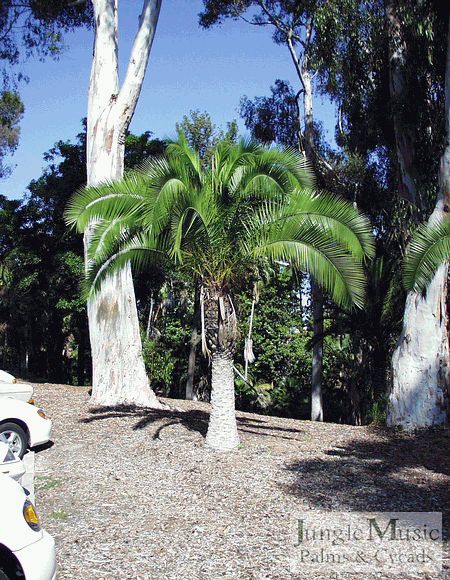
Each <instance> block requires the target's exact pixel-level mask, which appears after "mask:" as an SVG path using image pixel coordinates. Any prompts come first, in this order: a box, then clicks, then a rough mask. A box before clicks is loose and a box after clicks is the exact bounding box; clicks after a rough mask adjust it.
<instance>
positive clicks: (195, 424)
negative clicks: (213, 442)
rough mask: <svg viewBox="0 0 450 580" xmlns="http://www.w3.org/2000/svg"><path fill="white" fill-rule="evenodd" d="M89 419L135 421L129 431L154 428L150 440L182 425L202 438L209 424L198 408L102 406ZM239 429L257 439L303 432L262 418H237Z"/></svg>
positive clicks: (94, 410)
mask: <svg viewBox="0 0 450 580" xmlns="http://www.w3.org/2000/svg"><path fill="white" fill-rule="evenodd" d="M89 413H90V415H91V416H90V417H86V418H84V419H81V422H82V423H92V422H94V421H99V420H107V419H113V418H116V419H117V418H120V417H130V418H134V419H138V421H137V423H135V424H134V426H133V427H132V429H133V430H134V431H138V430H141V429H145V428H147V427H149V426H150V425H154V427H155V432H154V433H153V439H159V436H160V434H161V432H162V431H163V430H164V429H165V428H166V427H169V426H171V425H176V424H181V425H183V426H184V427H185V428H186V429H188V430H189V431H197V432H198V433H200V434H201V435H202V436H203V437H205V436H206V431H207V429H208V422H209V412H207V411H203V410H201V409H190V410H179V409H176V408H172V407H169V408H167V409H149V408H147V407H145V408H143V407H137V406H133V405H114V406H105V407H93V408H91V409H89ZM236 420H237V423H238V429H239V431H241V432H245V433H248V434H250V435H256V436H262V437H264V436H266V435H267V436H270V437H272V438H273V437H276V438H281V439H289V440H291V439H292V437H293V436H294V435H298V434H300V433H303V430H301V429H294V428H288V427H280V426H275V425H272V424H268V422H267V421H265V420H264V419H259V418H256V417H255V418H253V417H240V416H237V417H236Z"/></svg>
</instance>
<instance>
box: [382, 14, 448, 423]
mask: <svg viewBox="0 0 450 580" xmlns="http://www.w3.org/2000/svg"><path fill="white" fill-rule="evenodd" d="M448 30H449V32H448V37H447V67H446V75H445V119H446V134H447V145H446V148H445V150H444V153H443V155H442V158H441V165H440V170H439V194H438V200H437V203H436V207H435V210H434V212H433V214H432V215H431V217H430V220H429V221H430V224H432V223H433V222H434V221H435V220H436V219H437V218H442V217H444V216H445V215H447V216H448V213H449V211H450V141H449V139H450V21H449V28H448ZM447 274H448V266H447V264H443V265H442V266H441V267H440V268H439V270H438V271H437V272H436V275H435V277H434V279H433V280H432V282H431V284H430V286H429V287H428V289H427V294H426V297H425V298H422V297H421V296H419V295H417V294H414V293H411V292H410V293H409V294H408V297H407V300H406V306H405V313H404V317H403V330H402V334H401V336H400V340H399V343H398V345H397V349H396V350H395V352H394V355H393V358H392V388H391V392H390V394H389V400H388V408H387V415H386V419H387V423H388V425H391V426H393V425H401V426H402V427H403V428H404V429H406V430H412V429H415V428H421V427H430V426H432V425H441V426H442V425H445V424H447V423H448V420H449V409H448V403H449V365H450V359H449V340H448V313H447Z"/></svg>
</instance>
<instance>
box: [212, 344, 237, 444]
mask: <svg viewBox="0 0 450 580" xmlns="http://www.w3.org/2000/svg"><path fill="white" fill-rule="evenodd" d="M219 350H220V349H219ZM234 405H235V401H234V371H233V355H232V354H231V353H230V352H223V351H222V352H214V353H213V354H212V361H211V414H210V417H209V425H208V432H207V434H206V445H208V446H209V447H213V448H214V449H217V450H218V451H231V450H233V449H236V448H237V447H238V445H239V436H238V431H237V425H236V412H235V406H234Z"/></svg>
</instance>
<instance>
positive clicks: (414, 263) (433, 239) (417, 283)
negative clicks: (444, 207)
mask: <svg viewBox="0 0 450 580" xmlns="http://www.w3.org/2000/svg"><path fill="white" fill-rule="evenodd" d="M449 257H450V219H449V218H445V219H442V220H439V221H438V222H436V224H435V225H433V226H429V225H427V224H422V225H421V226H420V227H419V229H418V230H417V231H416V233H415V234H414V235H413V237H412V239H411V243H410V247H409V250H408V253H407V254H406V256H405V260H404V264H403V282H404V285H405V288H406V290H416V291H425V290H426V288H427V286H428V285H429V284H430V282H431V280H432V279H433V277H434V275H435V273H436V270H437V269H438V268H439V266H440V265H441V264H442V263H443V262H444V261H445V260H448V259H449Z"/></svg>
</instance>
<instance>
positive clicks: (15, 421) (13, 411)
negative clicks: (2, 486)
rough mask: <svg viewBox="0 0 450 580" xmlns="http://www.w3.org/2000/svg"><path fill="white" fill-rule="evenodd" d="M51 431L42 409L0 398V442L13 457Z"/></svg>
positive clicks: (48, 420) (40, 442)
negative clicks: (9, 450) (6, 445)
mask: <svg viewBox="0 0 450 580" xmlns="http://www.w3.org/2000/svg"><path fill="white" fill-rule="evenodd" d="M51 429H52V422H51V420H50V419H47V418H46V416H45V413H44V411H42V409H38V408H37V407H35V406H34V405H30V404H29V403H24V402H23V401H18V400H17V399H9V398H2V397H0V441H3V442H5V443H8V445H9V448H10V449H11V451H12V452H13V454H14V455H15V457H19V458H20V459H22V457H23V456H24V453H25V451H26V450H27V448H28V447H35V446H36V445H42V444H43V443H47V442H48V441H49V440H50V431H51ZM0 580H2V579H1V576H0Z"/></svg>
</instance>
